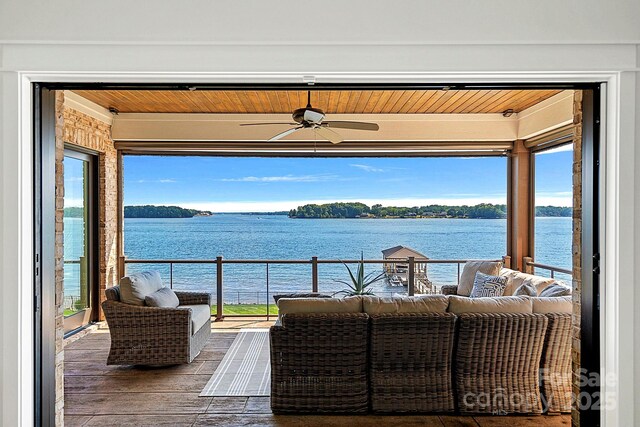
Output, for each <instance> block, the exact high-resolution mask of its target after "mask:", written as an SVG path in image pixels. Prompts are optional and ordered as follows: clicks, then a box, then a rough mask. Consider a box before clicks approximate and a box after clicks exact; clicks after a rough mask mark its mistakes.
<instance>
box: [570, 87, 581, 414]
mask: <svg viewBox="0 0 640 427" xmlns="http://www.w3.org/2000/svg"><path fill="white" fill-rule="evenodd" d="M573 124H574V126H575V130H574V133H573V243H572V251H573V322H572V329H573V330H572V338H573V340H572V345H571V361H572V369H573V395H574V396H579V395H580V312H581V295H582V91H581V90H576V91H575V94H574V98H573ZM571 425H572V426H579V425H580V413H579V412H578V410H577V409H576V408H575V407H574V408H573V409H572V410H571Z"/></svg>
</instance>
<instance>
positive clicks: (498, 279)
mask: <svg viewBox="0 0 640 427" xmlns="http://www.w3.org/2000/svg"><path fill="white" fill-rule="evenodd" d="M508 280H509V278H508V277H504V276H490V275H488V274H484V273H482V272H480V271H478V272H477V273H476V278H475V280H474V281H473V289H472V290H471V295H469V298H482V297H501V296H502V295H503V294H504V290H505V289H506V287H507V281H508Z"/></svg>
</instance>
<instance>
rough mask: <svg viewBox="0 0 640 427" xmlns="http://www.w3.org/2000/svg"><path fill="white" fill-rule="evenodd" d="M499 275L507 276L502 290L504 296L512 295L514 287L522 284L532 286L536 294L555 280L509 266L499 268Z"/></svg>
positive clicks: (516, 287)
mask: <svg viewBox="0 0 640 427" xmlns="http://www.w3.org/2000/svg"><path fill="white" fill-rule="evenodd" d="M500 275H501V276H506V277H508V278H509V281H508V282H507V287H506V289H505V290H504V296H509V295H513V294H514V292H515V291H516V289H518V288H519V287H520V286H522V285H523V284H527V285H529V286H533V287H534V288H535V289H536V291H537V293H538V295H540V292H542V290H543V289H544V288H546V287H547V286H549V285H551V284H552V283H554V282H555V281H556V280H555V279H551V278H549V277H541V276H534V275H533V274H527V273H522V272H520V271H516V270H511V269H509V268H503V269H502V270H500Z"/></svg>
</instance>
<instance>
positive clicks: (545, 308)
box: [531, 296, 573, 313]
mask: <svg viewBox="0 0 640 427" xmlns="http://www.w3.org/2000/svg"><path fill="white" fill-rule="evenodd" d="M531 302H532V303H533V312H534V313H572V312H573V304H572V302H571V296H566V297H536V298H531Z"/></svg>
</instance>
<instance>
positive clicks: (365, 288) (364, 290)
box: [333, 253, 384, 296]
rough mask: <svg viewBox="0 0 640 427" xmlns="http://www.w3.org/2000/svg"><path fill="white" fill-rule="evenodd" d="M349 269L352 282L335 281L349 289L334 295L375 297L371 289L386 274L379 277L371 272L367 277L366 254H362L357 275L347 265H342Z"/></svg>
mask: <svg viewBox="0 0 640 427" xmlns="http://www.w3.org/2000/svg"><path fill="white" fill-rule="evenodd" d="M342 264H344V266H345V267H346V268H347V271H348V272H349V277H350V279H351V282H347V281H344V280H338V279H333V281H334V282H338V283H342V284H343V285H346V286H347V288H346V289H343V290H341V291H338V292H336V293H335V294H334V295H338V294H343V295H344V296H354V295H373V292H372V291H371V289H369V287H370V286H371V285H373V284H374V283H376V282H378V281H380V280H382V278H383V277H384V273H380V274H378V275H377V276H376V275H375V274H376V273H375V272H371V273H369V274H367V275H365V274H364V254H363V253H360V262H359V263H358V270H357V271H356V274H353V271H352V270H351V268H350V267H349V266H348V265H347V264H346V263H344V262H343V263H342Z"/></svg>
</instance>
